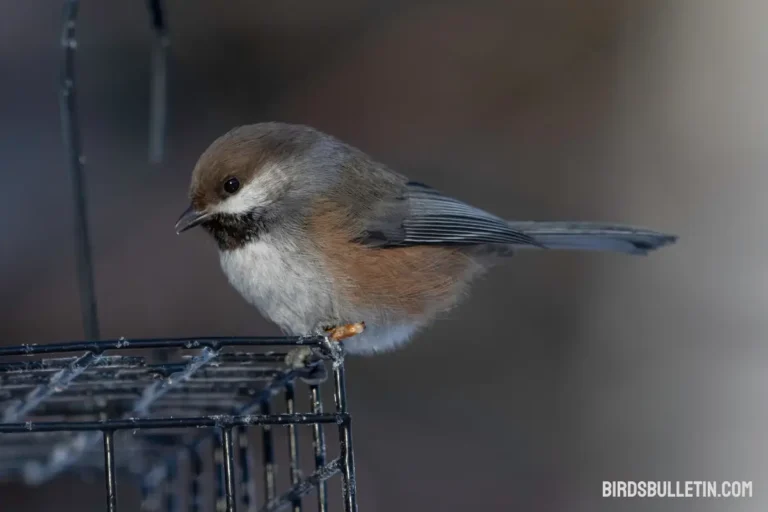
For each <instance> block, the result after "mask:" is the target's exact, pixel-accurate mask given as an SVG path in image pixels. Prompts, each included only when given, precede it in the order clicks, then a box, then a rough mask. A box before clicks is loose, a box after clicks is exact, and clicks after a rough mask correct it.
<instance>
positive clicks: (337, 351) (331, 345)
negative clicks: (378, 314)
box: [285, 322, 365, 384]
mask: <svg viewBox="0 0 768 512" xmlns="http://www.w3.org/2000/svg"><path fill="white" fill-rule="evenodd" d="M364 330H365V323H364V322H357V323H354V324H344V325H339V326H327V325H324V326H321V327H320V328H319V329H317V330H316V332H317V334H318V335H320V336H322V337H323V343H322V346H321V347H320V348H319V349H318V348H313V347H307V346H304V347H298V348H295V349H293V350H291V351H290V352H289V353H288V354H287V355H286V357H285V363H286V364H287V365H288V366H289V367H290V368H291V369H294V370H305V371H307V372H308V373H307V374H306V375H302V376H301V379H302V380H304V381H305V382H308V383H310V384H319V383H320V382H323V381H325V380H326V379H327V378H328V374H327V373H326V371H325V365H323V364H322V363H323V360H324V359H330V360H332V361H333V367H334V368H337V367H338V366H339V365H340V364H341V363H342V362H343V361H344V347H343V346H342V344H341V342H342V341H343V340H345V339H347V338H351V337H352V336H355V335H357V334H360V333H361V332H363V331H364Z"/></svg>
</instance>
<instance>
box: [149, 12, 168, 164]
mask: <svg viewBox="0 0 768 512" xmlns="http://www.w3.org/2000/svg"><path fill="white" fill-rule="evenodd" d="M147 8H148V9H149V14H150V18H151V21H152V29H153V30H154V33H155V39H154V42H153V45H152V82H151V85H150V110H149V161H150V162H152V163H159V162H161V161H162V160H163V153H164V145H165V133H166V126H167V118H168V100H167V97H168V92H167V90H168V49H169V47H170V42H169V39H168V21H167V16H166V14H165V10H164V9H163V2H162V1H161V0H148V1H147Z"/></svg>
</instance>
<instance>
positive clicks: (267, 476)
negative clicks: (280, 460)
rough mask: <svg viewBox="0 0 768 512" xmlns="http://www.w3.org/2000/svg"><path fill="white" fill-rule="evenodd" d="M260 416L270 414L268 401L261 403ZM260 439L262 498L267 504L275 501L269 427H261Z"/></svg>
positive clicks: (273, 448)
mask: <svg viewBox="0 0 768 512" xmlns="http://www.w3.org/2000/svg"><path fill="white" fill-rule="evenodd" d="M261 414H264V415H268V414H271V412H270V405H269V400H268V399H267V400H264V401H263V402H262V403H261ZM261 439H262V443H263V445H264V453H263V457H264V488H265V489H264V497H265V503H269V502H270V501H272V500H274V499H275V446H274V440H273V437H272V426H271V425H264V426H262V429H261Z"/></svg>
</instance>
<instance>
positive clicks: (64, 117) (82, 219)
mask: <svg viewBox="0 0 768 512" xmlns="http://www.w3.org/2000/svg"><path fill="white" fill-rule="evenodd" d="M79 7H80V2H79V0H66V1H65V3H64V26H63V29H62V34H61V46H62V48H63V49H64V63H63V66H62V73H61V97H60V112H61V131H62V135H63V138H64V145H65V147H66V149H67V159H68V161H69V172H70V176H71V179H72V193H73V195H74V208H75V246H76V259H77V276H78V283H79V287H80V308H81V310H82V321H83V332H84V334H85V337H86V338H88V339H90V340H95V339H98V338H99V319H98V312H97V309H96V292H95V289H94V281H93V261H92V257H91V241H90V235H89V233H88V212H87V207H86V198H85V178H84V176H83V166H84V165H85V156H84V155H83V148H82V141H81V134H80V125H79V122H78V117H77V91H76V88H75V51H76V50H77V38H76V27H77V15H78V11H79Z"/></svg>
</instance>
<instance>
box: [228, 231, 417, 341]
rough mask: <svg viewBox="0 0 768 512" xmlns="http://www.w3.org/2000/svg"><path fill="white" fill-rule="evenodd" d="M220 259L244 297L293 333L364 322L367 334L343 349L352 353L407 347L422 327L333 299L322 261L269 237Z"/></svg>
mask: <svg viewBox="0 0 768 512" xmlns="http://www.w3.org/2000/svg"><path fill="white" fill-rule="evenodd" d="M220 261H221V267H222V269H223V270H224V273H225V274H226V276H227V278H228V279H229V282H230V283H231V284H232V286H233V287H234V288H235V289H236V290H237V291H238V292H240V294H241V295H242V296H243V298H245V300H246V301H248V302H249V303H251V304H253V305H254V306H256V307H257V308H258V309H259V311H260V312H261V314H262V315H264V316H265V317H266V318H268V319H269V320H271V321H272V322H274V323H276V324H277V325H278V326H280V328H281V329H282V330H283V331H284V332H286V333H288V334H291V335H308V334H314V333H315V331H316V329H318V328H319V327H321V326H333V325H341V324H346V323H355V322H365V324H366V329H365V331H364V332H363V333H362V334H360V335H358V336H354V337H353V338H350V339H349V340H347V341H345V343H344V345H345V347H346V349H347V351H348V352H349V353H354V354H373V353H377V352H385V351H389V350H392V349H394V348H396V347H397V346H399V345H401V344H403V343H405V342H406V341H408V339H409V338H411V336H413V334H414V333H415V332H416V330H417V329H418V327H419V325H418V324H416V323H414V322H413V320H412V319H410V318H407V317H406V316H404V317H402V318H401V317H400V316H399V315H397V314H395V313H394V312H392V311H384V310H376V309H358V308H356V307H354V306H353V305H350V304H347V303H345V301H342V300H334V297H335V296H334V295H333V289H332V287H331V285H330V280H329V278H328V276H327V275H326V273H325V272H324V270H323V265H322V262H319V261H314V260H312V259H311V258H310V257H309V256H308V255H307V253H306V252H301V251H300V249H299V248H297V247H296V246H294V245H292V244H289V243H286V242H281V241H280V240H279V239H276V238H274V237H271V236H269V235H267V236H264V237H262V239H261V240H259V241H257V242H249V243H248V244H246V245H245V246H243V247H241V248H239V249H235V250H233V251H222V252H221V253H220ZM336 299H338V298H336Z"/></svg>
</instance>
